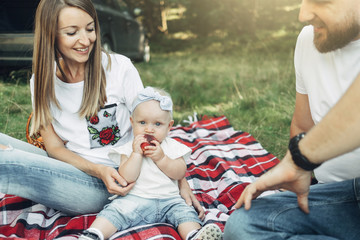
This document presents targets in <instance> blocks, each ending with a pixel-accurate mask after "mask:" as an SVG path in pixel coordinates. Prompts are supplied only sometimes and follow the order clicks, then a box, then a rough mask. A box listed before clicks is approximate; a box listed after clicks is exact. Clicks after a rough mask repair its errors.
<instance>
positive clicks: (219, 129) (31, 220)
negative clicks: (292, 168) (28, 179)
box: [0, 116, 279, 240]
mask: <svg viewBox="0 0 360 240" xmlns="http://www.w3.org/2000/svg"><path fill="white" fill-rule="evenodd" d="M170 137H172V138H174V139H176V140H177V141H179V142H182V143H183V144H185V145H187V146H188V147H190V148H191V149H192V154H191V158H190V159H189V160H188V162H187V166H188V171H187V173H186V178H187V180H188V182H189V184H190V187H191V188H192V190H193V192H194V194H195V196H196V197H197V199H198V200H199V201H200V203H201V204H202V206H203V207H204V208H205V213H206V217H205V220H204V221H205V223H216V224H217V225H219V226H220V228H221V229H223V228H224V225H225V222H226V220H227V219H228V217H229V215H230V214H231V212H232V211H233V210H234V209H233V206H234V204H235V203H236V200H237V199H238V198H239V196H240V194H241V193H242V191H243V189H244V188H245V186H246V185H247V184H249V183H251V182H253V181H254V180H256V178H258V177H259V176H260V175H261V174H263V173H264V172H266V171H267V170H268V169H270V168H272V167H273V166H275V165H276V164H277V163H278V162H279V160H278V159H277V158H276V157H274V156H273V155H272V154H270V153H268V152H267V151H266V150H265V149H263V148H262V146H261V145H260V143H258V142H257V141H256V140H255V139H254V138H253V137H252V136H251V135H250V134H248V133H246V132H241V131H235V130H234V129H233V128H232V127H231V125H230V123H229V121H228V120H227V118H226V117H224V116H221V117H214V118H207V119H205V120H201V121H197V122H194V123H192V124H190V126H188V127H182V126H177V127H173V128H172V130H171V131H170ZM269 193H271V192H267V193H265V194H269ZM95 217H96V214H87V215H81V216H76V217H68V216H66V215H64V214H63V213H61V212H58V211H55V210H53V209H51V208H48V207H45V206H43V205H41V204H37V203H35V202H32V201H30V200H27V199H23V198H20V197H17V196H12V195H5V194H1V193H0V238H1V239H13V240H15V239H46V240H50V239H54V238H56V239H77V238H78V236H79V235H80V233H81V232H82V230H83V229H86V228H88V227H89V226H90V225H91V223H92V222H93V221H94V219H95ZM111 239H119V240H137V239H173V240H174V239H176V240H178V239H179V240H180V239H181V238H180V236H179V235H178V233H177V232H176V229H174V227H172V226H171V225H169V224H166V223H158V224H150V225H145V226H138V227H134V228H131V229H128V230H125V231H122V232H118V233H116V234H115V235H114V236H113V237H112V238H111Z"/></svg>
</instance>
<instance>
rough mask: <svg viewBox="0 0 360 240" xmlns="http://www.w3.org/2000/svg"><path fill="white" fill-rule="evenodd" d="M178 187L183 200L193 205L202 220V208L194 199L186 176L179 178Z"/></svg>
mask: <svg viewBox="0 0 360 240" xmlns="http://www.w3.org/2000/svg"><path fill="white" fill-rule="evenodd" d="M179 189H180V195H181V197H182V198H183V199H184V200H185V202H186V204H187V205H189V206H193V207H194V208H195V210H196V211H197V212H198V214H199V218H200V220H204V218H205V211H204V209H203V208H202V206H201V204H200V202H199V201H198V200H197V199H196V197H195V195H194V193H193V192H192V191H191V189H190V186H189V183H188V182H187V181H186V178H183V179H182V180H179Z"/></svg>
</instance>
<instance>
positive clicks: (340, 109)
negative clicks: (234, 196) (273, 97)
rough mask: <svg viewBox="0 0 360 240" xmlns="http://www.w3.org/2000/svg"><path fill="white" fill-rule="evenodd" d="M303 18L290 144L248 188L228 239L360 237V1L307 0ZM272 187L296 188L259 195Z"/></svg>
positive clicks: (229, 227)
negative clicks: (275, 162) (315, 182)
mask: <svg viewBox="0 0 360 240" xmlns="http://www.w3.org/2000/svg"><path fill="white" fill-rule="evenodd" d="M299 20H300V21H301V22H307V23H308V24H309V25H308V26H306V27H304V28H303V30H302V31H301V33H300V34H299V37H298V40H297V44H296V49H295V57H294V63H295V74H296V102H295V111H294V115H293V119H292V122H291V126H290V136H291V140H290V143H289V151H288V152H287V153H286V155H285V157H284V159H283V160H282V161H281V162H280V163H279V164H278V165H277V166H276V167H274V168H273V169H271V170H270V171H269V172H267V173H266V174H264V175H263V176H261V177H260V178H259V179H258V181H256V182H254V183H253V184H250V185H248V186H247V188H246V189H245V190H244V192H243V193H242V195H241V196H240V198H239V200H238V202H237V203H236V204H235V208H240V207H242V206H243V205H244V206H245V209H244V208H240V209H238V210H236V211H234V212H233V213H232V215H231V216H230V218H229V219H228V221H227V223H226V226H225V233H224V239H225V240H226V239H231V240H232V239H251V240H257V239H306V240H312V239H321V240H323V239H346V240H352V239H354V240H355V239H360V148H359V147H360V109H359V106H358V105H359V104H360V1H359V0H303V1H302V4H301V9H300V13H299ZM305 133H306V135H305ZM312 171H314V175H315V178H316V179H317V180H318V182H319V183H318V184H316V185H313V186H311V187H310V178H311V176H312ZM271 189H286V190H289V191H285V192H281V193H278V194H273V195H271V196H267V197H263V198H259V199H256V200H253V201H252V199H254V198H256V197H258V196H259V195H260V194H261V193H262V192H264V191H266V190H271ZM290 191H292V192H294V193H295V194H294V193H292V192H290ZM251 203H252V204H251ZM251 206H252V207H251ZM250 207H251V209H250ZM301 210H302V211H301Z"/></svg>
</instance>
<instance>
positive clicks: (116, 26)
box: [0, 0, 150, 67]
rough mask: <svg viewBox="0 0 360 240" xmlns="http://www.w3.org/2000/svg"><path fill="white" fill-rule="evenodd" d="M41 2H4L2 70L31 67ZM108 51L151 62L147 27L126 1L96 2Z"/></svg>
mask: <svg viewBox="0 0 360 240" xmlns="http://www.w3.org/2000/svg"><path fill="white" fill-rule="evenodd" d="M39 1H40V0H0V67H5V66H31V61H32V48H33V39H34V34H33V30H34V16H35V11H36V8H37V5H38V3H39ZM92 1H93V4H94V6H95V8H96V11H97V14H98V17H99V22H100V30H101V37H102V46H103V48H104V49H105V50H107V51H110V52H111V51H113V52H116V53H121V54H123V55H125V56H127V57H129V58H130V59H132V60H134V61H146V62H148V61H149V60H150V47H149V42H148V39H147V37H146V32H145V30H144V28H143V25H142V24H141V23H140V22H138V21H137V20H136V16H137V15H138V14H139V12H140V10H139V9H135V10H134V13H130V11H129V9H128V7H127V5H126V4H125V2H123V0H92Z"/></svg>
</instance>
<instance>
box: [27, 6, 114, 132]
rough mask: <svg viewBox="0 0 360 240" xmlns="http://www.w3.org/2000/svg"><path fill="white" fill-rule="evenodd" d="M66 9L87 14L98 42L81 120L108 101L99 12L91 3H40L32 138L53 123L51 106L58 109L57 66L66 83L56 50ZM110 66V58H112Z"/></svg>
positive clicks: (91, 59)
mask: <svg viewBox="0 0 360 240" xmlns="http://www.w3.org/2000/svg"><path fill="white" fill-rule="evenodd" d="M65 7H76V8H79V9H81V10H83V11H85V12H86V13H88V14H89V15H90V16H91V17H92V18H93V19H94V23H95V33H96V41H95V42H94V47H93V50H92V52H91V53H90V56H89V60H88V62H87V63H86V67H85V72H86V73H87V74H85V79H84V90H83V98H82V103H81V107H80V110H79V116H80V117H90V116H93V115H95V114H96V113H97V112H98V111H99V109H100V108H101V107H103V106H104V104H105V103H106V101H107V98H106V89H105V88H106V78H105V71H104V68H103V67H102V64H101V52H102V49H101V38H100V26H99V21H98V17H97V14H96V10H95V8H94V6H93V4H92V2H91V0H41V1H40V3H39V5H38V8H37V10H36V16H35V34H34V49H33V73H34V110H33V111H34V115H33V119H32V126H31V131H30V134H33V133H35V132H38V131H39V130H40V129H43V128H44V127H46V126H47V125H49V124H50V123H51V121H52V119H53V118H52V116H51V112H50V106H51V104H52V103H53V104H55V105H56V106H57V107H58V108H60V105H59V103H58V101H57V100H56V96H55V89H54V80H55V79H54V78H55V69H54V63H55V62H56V64H57V67H58V68H59V70H60V72H61V74H62V77H63V78H64V79H66V76H65V74H64V71H63V69H62V68H61V65H60V64H59V56H58V55H61V53H60V52H59V51H58V49H57V45H56V35H57V30H58V17H59V13H60V11H61V10H62V9H63V8H65ZM107 56H108V59H109V66H110V64H111V63H110V57H109V55H107Z"/></svg>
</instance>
